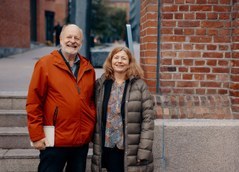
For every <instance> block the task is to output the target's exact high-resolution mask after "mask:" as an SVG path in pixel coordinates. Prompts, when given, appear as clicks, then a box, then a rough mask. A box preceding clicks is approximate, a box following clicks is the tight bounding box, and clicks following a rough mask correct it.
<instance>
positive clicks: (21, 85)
mask: <svg viewBox="0 0 239 172" xmlns="http://www.w3.org/2000/svg"><path fill="white" fill-rule="evenodd" d="M120 45H122V44H112V46H111V47H110V46H109V47H107V49H108V50H109V51H110V50H111V49H112V47H115V46H120ZM54 49H57V48H56V47H54V46H53V47H49V46H45V47H40V48H35V49H32V50H29V51H27V52H24V53H20V54H16V55H12V56H8V57H5V58H0V69H1V71H0V93H1V94H5V93H6V94H8V93H9V92H11V93H14V92H16V93H18V94H19V93H20V94H21V93H22V94H26V92H27V90H28V85H29V82H30V79H31V75H32V72H33V68H34V65H35V63H36V61H37V60H38V59H39V58H40V57H42V56H43V55H46V54H49V53H50V52H51V51H53V50H54ZM134 52H135V56H136V58H137V60H139V44H134ZM95 71H96V78H98V77H100V76H101V75H102V73H103V69H102V68H95Z"/></svg>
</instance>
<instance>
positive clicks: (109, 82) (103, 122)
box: [91, 47, 155, 172]
mask: <svg viewBox="0 0 239 172" xmlns="http://www.w3.org/2000/svg"><path fill="white" fill-rule="evenodd" d="M104 70H105V73H104V74H103V75H102V76H101V78H99V79H97V81H96V104H97V124H96V128H95V134H94V139H93V144H94V145H93V157H92V166H91V167H92V171H93V172H101V171H102V168H106V169H107V171H108V172H141V171H142V172H152V171H153V154H152V146H153V138H154V115H155V111H154V102H153V99H152V96H151V94H150V92H149V90H148V89H147V85H146V84H145V82H144V81H143V80H142V79H141V78H142V77H143V70H142V69H141V67H140V66H139V65H138V64H136V60H135V58H134V57H133V56H132V54H131V52H130V50H129V49H128V48H127V47H116V48H114V49H113V50H112V51H111V52H110V54H109V56H108V57H107V59H106V61H105V63H104Z"/></svg>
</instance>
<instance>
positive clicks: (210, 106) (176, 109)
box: [154, 95, 234, 119]
mask: <svg viewBox="0 0 239 172" xmlns="http://www.w3.org/2000/svg"><path fill="white" fill-rule="evenodd" d="M154 97H155V102H156V110H157V116H156V118H160V119H181V118H188V119H191V118H203V119H233V118H234V116H233V115H232V112H231V103H230V98H229V96H228V95H154Z"/></svg>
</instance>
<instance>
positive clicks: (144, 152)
mask: <svg viewBox="0 0 239 172" xmlns="http://www.w3.org/2000/svg"><path fill="white" fill-rule="evenodd" d="M141 92H142V100H141V101H142V124H141V133H140V143H139V148H138V154H137V159H138V160H149V159H150V155H151V154H152V148H153V139H154V117H155V109H154V101H153V96H152V95H151V93H150V92H149V90H148V88H147V85H146V83H145V82H143V85H142V87H141Z"/></svg>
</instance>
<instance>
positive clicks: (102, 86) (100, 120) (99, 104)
mask: <svg viewBox="0 0 239 172" xmlns="http://www.w3.org/2000/svg"><path fill="white" fill-rule="evenodd" d="M100 88H103V89H102V91H100V95H99V97H101V100H99V101H97V104H98V106H97V114H101V115H97V116H98V118H99V119H98V121H99V127H100V130H99V131H101V132H100V133H99V135H100V137H99V139H100V145H101V146H100V152H101V154H100V158H99V159H100V162H99V166H100V168H99V169H100V172H101V171H102V167H101V166H102V165H101V162H102V153H103V149H102V146H103V145H102V130H101V128H102V103H103V99H104V97H103V95H104V92H105V87H104V85H103V83H100Z"/></svg>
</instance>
